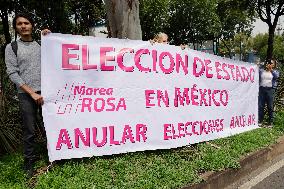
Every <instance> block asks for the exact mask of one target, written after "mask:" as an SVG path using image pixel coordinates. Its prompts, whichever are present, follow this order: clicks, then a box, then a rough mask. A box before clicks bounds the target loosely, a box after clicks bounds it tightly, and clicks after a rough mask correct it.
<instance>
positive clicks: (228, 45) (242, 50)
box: [219, 33, 253, 60]
mask: <svg viewBox="0 0 284 189" xmlns="http://www.w3.org/2000/svg"><path fill="white" fill-rule="evenodd" d="M251 51H253V39H252V38H251V37H250V36H249V35H248V34H247V33H237V34H236V35H235V36H234V37H233V38H229V39H227V40H225V39H223V40H222V42H221V43H220V46H219V53H220V55H222V56H226V57H229V58H232V57H233V56H234V55H236V54H238V55H240V54H241V57H242V60H243V59H244V58H245V56H246V55H247V54H248V53H249V52H251Z"/></svg>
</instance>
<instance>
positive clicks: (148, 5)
mask: <svg viewBox="0 0 284 189" xmlns="http://www.w3.org/2000/svg"><path fill="white" fill-rule="evenodd" d="M169 2H170V1H169V0H141V1H140V22H141V28H142V39H143V40H149V39H152V38H154V36H155V34H157V33H159V32H165V31H164V30H165V28H166V27H167V25H168V20H169Z"/></svg>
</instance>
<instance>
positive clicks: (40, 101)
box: [20, 84, 43, 105]
mask: <svg viewBox="0 0 284 189" xmlns="http://www.w3.org/2000/svg"><path fill="white" fill-rule="evenodd" d="M20 88H21V89H22V90H23V91H25V93H27V94H29V95H30V96H31V97H32V99H34V101H35V102H36V103H37V104H38V105H43V97H42V96H41V95H39V94H37V93H36V92H35V91H34V90H33V89H32V88H31V87H29V86H28V85H26V84H24V85H22V86H20Z"/></svg>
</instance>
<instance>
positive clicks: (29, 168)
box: [24, 160, 34, 179]
mask: <svg viewBox="0 0 284 189" xmlns="http://www.w3.org/2000/svg"><path fill="white" fill-rule="evenodd" d="M33 166H34V161H33V160H25V162H24V171H25V173H26V176H27V179H30V178H32V177H33V174H34V167H33Z"/></svg>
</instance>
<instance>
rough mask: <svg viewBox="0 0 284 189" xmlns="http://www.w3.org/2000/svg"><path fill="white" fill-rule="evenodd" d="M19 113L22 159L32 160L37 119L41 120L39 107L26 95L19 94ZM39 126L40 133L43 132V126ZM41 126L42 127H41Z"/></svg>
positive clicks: (33, 157)
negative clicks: (21, 132) (20, 118)
mask: <svg viewBox="0 0 284 189" xmlns="http://www.w3.org/2000/svg"><path fill="white" fill-rule="evenodd" d="M18 96H19V101H20V113H21V116H22V121H23V141H24V158H25V160H33V159H35V158H36V154H35V130H36V125H37V123H39V121H41V120H39V119H41V118H42V114H41V113H42V111H41V106H38V105H37V104H36V102H35V101H34V100H33V99H32V98H31V96H30V95H28V94H26V93H19V94H18ZM39 125H40V127H39V128H40V129H41V132H44V129H43V125H41V124H39ZM41 126H42V127H41Z"/></svg>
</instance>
